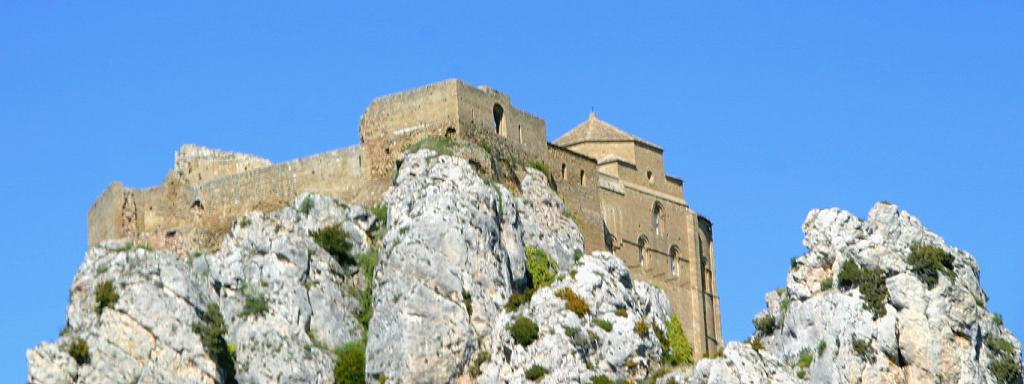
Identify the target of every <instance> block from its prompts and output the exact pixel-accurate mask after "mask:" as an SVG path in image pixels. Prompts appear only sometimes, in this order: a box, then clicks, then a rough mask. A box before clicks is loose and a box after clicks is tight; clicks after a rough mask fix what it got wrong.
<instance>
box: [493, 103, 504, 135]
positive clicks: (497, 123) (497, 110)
mask: <svg viewBox="0 0 1024 384" xmlns="http://www.w3.org/2000/svg"><path fill="white" fill-rule="evenodd" d="M504 116H505V109H504V108H502V107H501V105H499V104H497V103H495V104H494V133H497V134H499V135H500V134H501V122H502V119H503V117H504Z"/></svg>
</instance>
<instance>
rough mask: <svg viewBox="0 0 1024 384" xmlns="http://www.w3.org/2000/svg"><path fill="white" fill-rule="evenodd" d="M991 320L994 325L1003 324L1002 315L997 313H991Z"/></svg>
mask: <svg viewBox="0 0 1024 384" xmlns="http://www.w3.org/2000/svg"><path fill="white" fill-rule="evenodd" d="M992 322H993V323H996V325H998V326H1000V327H1002V326H1003V315H1000V314H998V313H993V314H992Z"/></svg>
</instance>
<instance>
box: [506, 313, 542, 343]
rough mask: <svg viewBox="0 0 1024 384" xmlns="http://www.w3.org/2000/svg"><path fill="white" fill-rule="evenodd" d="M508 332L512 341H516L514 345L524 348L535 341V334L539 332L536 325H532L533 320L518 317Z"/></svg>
mask: <svg viewBox="0 0 1024 384" xmlns="http://www.w3.org/2000/svg"><path fill="white" fill-rule="evenodd" d="M509 332H511V333H512V339H513V340H515V341H516V344H519V345H522V346H524V347H526V346H529V345H530V344H533V342H534V341H535V340H537V333H538V332H540V329H539V328H537V323H534V322H533V320H530V319H528V318H525V317H522V316H519V317H518V318H516V321H515V322H513V323H512V327H511V328H509Z"/></svg>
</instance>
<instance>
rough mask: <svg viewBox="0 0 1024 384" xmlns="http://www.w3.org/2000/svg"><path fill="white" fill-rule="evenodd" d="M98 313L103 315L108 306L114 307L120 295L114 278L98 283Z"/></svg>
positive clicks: (96, 292)
mask: <svg viewBox="0 0 1024 384" xmlns="http://www.w3.org/2000/svg"><path fill="white" fill-rule="evenodd" d="M95 294H96V313H97V314H100V315H102V314H103V310H104V309H106V308H113V307H114V304H115V303H117V300H118V299H119V298H120V296H118V295H117V290H116V289H114V282H113V281H112V280H104V281H102V282H100V283H99V284H97V285H96V291H95Z"/></svg>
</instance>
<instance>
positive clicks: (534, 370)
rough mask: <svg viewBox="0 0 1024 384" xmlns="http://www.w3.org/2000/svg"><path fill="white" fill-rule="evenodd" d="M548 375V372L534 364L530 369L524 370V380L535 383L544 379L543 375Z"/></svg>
mask: <svg viewBox="0 0 1024 384" xmlns="http://www.w3.org/2000/svg"><path fill="white" fill-rule="evenodd" d="M547 373H548V370H547V369H545V368H544V367H542V366H539V365H537V364H534V365H533V366H532V367H530V369H527V370H526V380H530V381H537V380H540V379H542V378H544V375H546V374H547Z"/></svg>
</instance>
